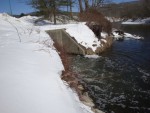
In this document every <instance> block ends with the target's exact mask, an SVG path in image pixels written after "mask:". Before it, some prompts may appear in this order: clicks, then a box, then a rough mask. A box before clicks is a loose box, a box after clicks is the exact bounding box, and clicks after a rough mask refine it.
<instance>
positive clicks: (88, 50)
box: [86, 48, 94, 55]
mask: <svg viewBox="0 0 150 113" xmlns="http://www.w3.org/2000/svg"><path fill="white" fill-rule="evenodd" d="M86 54H87V55H92V54H94V52H93V50H92V49H91V48H87V49H86Z"/></svg>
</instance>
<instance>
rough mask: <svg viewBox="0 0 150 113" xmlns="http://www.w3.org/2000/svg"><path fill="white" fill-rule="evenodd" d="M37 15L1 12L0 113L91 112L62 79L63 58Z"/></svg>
mask: <svg viewBox="0 0 150 113" xmlns="http://www.w3.org/2000/svg"><path fill="white" fill-rule="evenodd" d="M36 18H37V17H30V16H28V17H24V18H21V19H16V18H14V17H10V16H8V15H7V14H0V113H92V111H91V110H90V108H89V107H87V106H85V105H83V104H82V103H81V102H80V101H79V99H78V97H77V95H76V93H74V92H73V91H72V90H71V89H70V88H69V87H68V86H66V85H65V84H64V83H63V81H62V80H61V78H60V75H61V71H62V70H63V69H64V68H63V65H62V62H61V60H60V57H59V55H58V53H57V52H56V50H55V48H54V47H53V41H52V40H51V38H50V37H49V35H48V34H46V32H45V31H44V30H43V29H41V26H34V25H33V22H34V21H35V19H36ZM43 28H44V27H43Z"/></svg>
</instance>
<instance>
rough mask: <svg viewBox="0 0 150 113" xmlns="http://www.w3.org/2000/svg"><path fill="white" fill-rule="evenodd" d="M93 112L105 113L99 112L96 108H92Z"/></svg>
mask: <svg viewBox="0 0 150 113" xmlns="http://www.w3.org/2000/svg"><path fill="white" fill-rule="evenodd" d="M92 111H93V112H94V113H104V112H103V111H101V110H99V109H95V108H92Z"/></svg>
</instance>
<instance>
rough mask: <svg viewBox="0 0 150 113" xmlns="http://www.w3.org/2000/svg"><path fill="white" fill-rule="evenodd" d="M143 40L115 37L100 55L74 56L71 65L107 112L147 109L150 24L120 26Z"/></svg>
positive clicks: (143, 111) (149, 109)
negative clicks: (90, 56)
mask: <svg viewBox="0 0 150 113" xmlns="http://www.w3.org/2000/svg"><path fill="white" fill-rule="evenodd" d="M121 29H123V30H124V31H126V32H128V33H133V34H136V35H140V36H143V37H144V40H134V39H126V40H124V41H114V43H113V46H112V47H111V48H110V49H108V50H107V52H105V53H103V54H101V56H100V57H99V58H96V59H94V58H86V57H83V56H73V57H71V60H72V65H71V67H72V69H73V71H75V72H76V73H78V74H79V75H80V76H79V77H80V79H81V80H82V81H83V82H84V83H85V84H86V86H87V88H88V92H89V94H90V96H91V98H93V100H94V102H95V103H96V106H97V107H98V108H99V109H100V110H102V111H104V112H106V113H148V112H149V113H150V26H146V25H145V26H132V25H130V26H129V25H126V26H121Z"/></svg>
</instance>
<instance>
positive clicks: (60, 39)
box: [47, 29, 113, 55]
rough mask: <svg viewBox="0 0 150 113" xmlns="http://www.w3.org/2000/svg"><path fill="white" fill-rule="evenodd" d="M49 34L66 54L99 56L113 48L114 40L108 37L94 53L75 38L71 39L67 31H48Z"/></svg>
mask: <svg viewBox="0 0 150 113" xmlns="http://www.w3.org/2000/svg"><path fill="white" fill-rule="evenodd" d="M47 33H48V34H49V35H50V36H51V38H52V39H53V40H54V42H55V43H57V44H59V46H61V47H62V48H63V49H64V50H65V51H66V53H69V54H79V55H93V54H98V55H99V54H101V53H102V52H104V51H105V50H106V49H107V48H109V47H111V45H112V43H113V38H112V37H109V36H107V37H106V38H105V39H100V41H101V46H99V47H97V49H96V50H95V51H93V50H92V49H91V48H85V47H84V46H83V45H81V44H79V43H78V42H77V41H76V39H75V38H74V37H71V36H70V35H69V34H68V33H67V32H66V31H65V29H55V30H48V31H47ZM103 40H106V41H103ZM93 46H94V45H93Z"/></svg>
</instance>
